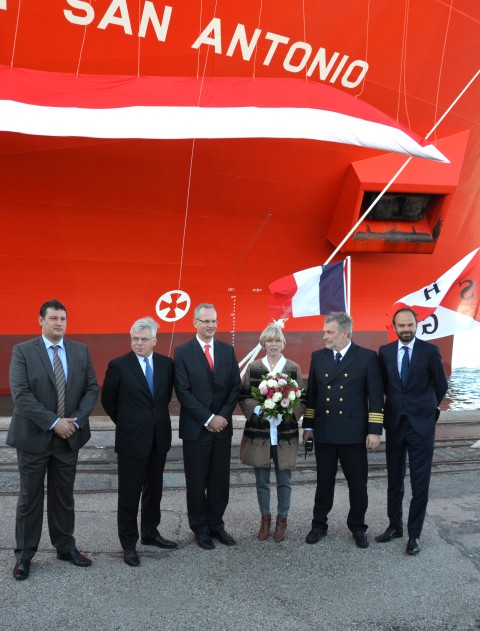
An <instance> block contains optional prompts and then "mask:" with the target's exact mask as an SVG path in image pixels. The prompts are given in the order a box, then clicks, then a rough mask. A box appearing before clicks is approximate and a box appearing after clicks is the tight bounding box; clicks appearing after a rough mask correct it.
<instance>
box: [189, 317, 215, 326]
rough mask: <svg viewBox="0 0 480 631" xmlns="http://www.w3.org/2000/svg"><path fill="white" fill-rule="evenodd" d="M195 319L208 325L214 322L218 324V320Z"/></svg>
mask: <svg viewBox="0 0 480 631" xmlns="http://www.w3.org/2000/svg"><path fill="white" fill-rule="evenodd" d="M195 320H196V321H197V322H201V323H202V324H207V325H210V324H213V325H214V326H216V325H217V324H218V320H200V318H195Z"/></svg>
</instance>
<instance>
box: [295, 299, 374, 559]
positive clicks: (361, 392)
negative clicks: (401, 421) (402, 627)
mask: <svg viewBox="0 0 480 631" xmlns="http://www.w3.org/2000/svg"><path fill="white" fill-rule="evenodd" d="M352 324H353V323H352V319H351V317H350V316H349V315H348V314H346V313H343V312H335V313H331V314H330V315H328V316H327V317H326V318H325V326H324V329H323V331H324V340H325V346H326V348H325V349H323V350H320V351H315V352H314V353H313V354H312V362H311V365H310V373H309V377H308V387H307V397H306V404H307V409H306V411H305V415H304V420H303V427H304V432H303V440H304V441H306V440H307V439H308V438H311V437H312V435H313V436H314V439H315V457H316V461H317V490H316V493H315V506H314V509H313V520H312V528H311V530H310V532H309V533H308V535H307V537H306V542H307V543H312V544H313V543H317V542H318V541H320V539H321V538H322V537H323V536H325V535H326V534H327V528H328V526H327V516H328V513H329V512H330V510H331V508H332V506H333V497H334V491H335V477H336V473H337V466H338V461H340V464H341V465H342V470H343V473H344V475H345V478H346V480H347V483H348V489H349V497H350V511H349V513H348V517H347V525H348V528H349V529H350V531H351V532H352V535H353V538H354V539H355V543H356V545H357V546H358V547H359V548H367V547H368V539H367V535H366V531H367V528H368V526H367V525H366V524H365V513H366V512H367V507H368V495H367V478H368V460H367V449H376V448H377V447H378V445H379V443H380V435H381V433H382V422H383V388H382V377H381V374H380V367H379V365H378V360H377V355H376V353H375V352H374V351H371V350H369V349H366V348H361V347H360V346H357V345H356V344H354V343H353V342H352V341H351V336H352Z"/></svg>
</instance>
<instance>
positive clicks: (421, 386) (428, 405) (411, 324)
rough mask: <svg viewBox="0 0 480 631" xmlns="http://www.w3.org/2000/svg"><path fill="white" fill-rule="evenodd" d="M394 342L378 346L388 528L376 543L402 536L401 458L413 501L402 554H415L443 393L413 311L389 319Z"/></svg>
mask: <svg viewBox="0 0 480 631" xmlns="http://www.w3.org/2000/svg"><path fill="white" fill-rule="evenodd" d="M393 327H394V329H395V333H396V334H397V337H398V341H397V342H391V343H390V344H387V345H385V346H382V347H380V351H379V356H380V367H381V370H382V374H383V379H384V385H385V394H386V399H385V423H384V424H385V430H386V456H387V472H388V492H387V493H388V495H387V514H388V518H389V520H390V523H389V526H388V528H387V529H386V530H385V532H383V533H382V534H381V535H378V536H377V537H376V540H377V541H379V542H381V543H384V542H387V541H391V540H392V539H395V538H397V537H402V536H403V521H402V502H403V493H404V478H405V469H406V456H407V453H408V463H409V468H410V484H411V487H412V499H411V502H410V510H409V513H408V543H407V548H406V552H407V554H410V555H415V554H418V553H419V552H420V541H419V537H420V533H421V532H422V526H423V520H424V519H425V512H426V510H427V502H428V488H429V485H430V472H431V468H432V459H433V447H434V439H435V424H436V422H437V419H438V416H439V414H440V410H439V409H438V406H439V405H440V403H441V401H442V399H443V397H444V396H445V394H446V392H447V388H448V382H447V378H446V376H445V370H444V367H443V361H442V358H441V356H440V352H439V350H438V348H437V347H436V346H435V345H433V344H429V343H428V342H424V341H423V340H419V339H417V338H416V337H415V333H416V331H417V315H416V313H415V311H413V310H412V309H408V308H404V309H400V310H398V311H397V312H396V313H395V315H394V316H393Z"/></svg>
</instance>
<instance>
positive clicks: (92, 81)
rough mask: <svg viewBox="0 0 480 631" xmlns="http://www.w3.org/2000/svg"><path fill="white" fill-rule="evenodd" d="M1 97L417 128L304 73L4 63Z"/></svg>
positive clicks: (0, 71) (0, 76)
mask: <svg viewBox="0 0 480 631" xmlns="http://www.w3.org/2000/svg"><path fill="white" fill-rule="evenodd" d="M0 100H9V101H17V102H20V103H26V104H31V105H40V106H50V107H78V108H94V109H106V108H122V107H133V106H141V105H143V106H163V107H178V106H183V107H198V106H199V107H217V108H222V107H257V108H267V107H268V108H295V109H299V110H300V109H303V108H308V109H318V110H324V111H330V112H338V113H341V114H344V115H346V116H351V117H354V118H358V119H361V120H366V121H371V122H374V123H379V124H382V125H387V126H389V127H393V128H396V129H399V130H401V131H403V132H404V133H405V134H407V135H408V136H410V137H411V138H412V139H413V140H414V141H415V142H417V143H418V144H420V145H422V146H427V145H429V144H430V143H429V141H425V140H423V139H422V138H421V137H420V136H418V135H417V134H414V133H412V132H411V131H410V130H409V129H407V128H406V127H404V126H403V125H401V124H399V123H398V122H397V121H395V120H394V119H392V118H391V117H390V116H387V115H386V114H384V113H383V112H381V111H380V110H378V109H376V108H375V107H372V106H371V105H369V104H368V103H365V102H364V101H361V100H360V99H357V98H355V97H353V96H352V95H350V94H347V93H346V92H342V91H341V90H339V89H337V88H333V87H330V86H326V85H323V84H320V83H314V82H311V81H310V82H306V81H302V80H299V79H283V78H256V79H245V78H242V77H204V78H203V79H196V78H192V77H158V76H156V77H153V76H150V77H137V76H127V75H79V76H76V75H74V74H67V73H59V72H47V71H43V70H27V69H22V68H10V67H7V66H0Z"/></svg>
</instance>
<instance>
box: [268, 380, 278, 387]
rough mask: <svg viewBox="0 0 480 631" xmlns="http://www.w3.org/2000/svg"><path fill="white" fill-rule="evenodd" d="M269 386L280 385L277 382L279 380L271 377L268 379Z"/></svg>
mask: <svg viewBox="0 0 480 631" xmlns="http://www.w3.org/2000/svg"><path fill="white" fill-rule="evenodd" d="M267 386H268V387H269V388H277V387H278V383H277V381H276V380H275V379H269V380H268V381H267Z"/></svg>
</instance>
